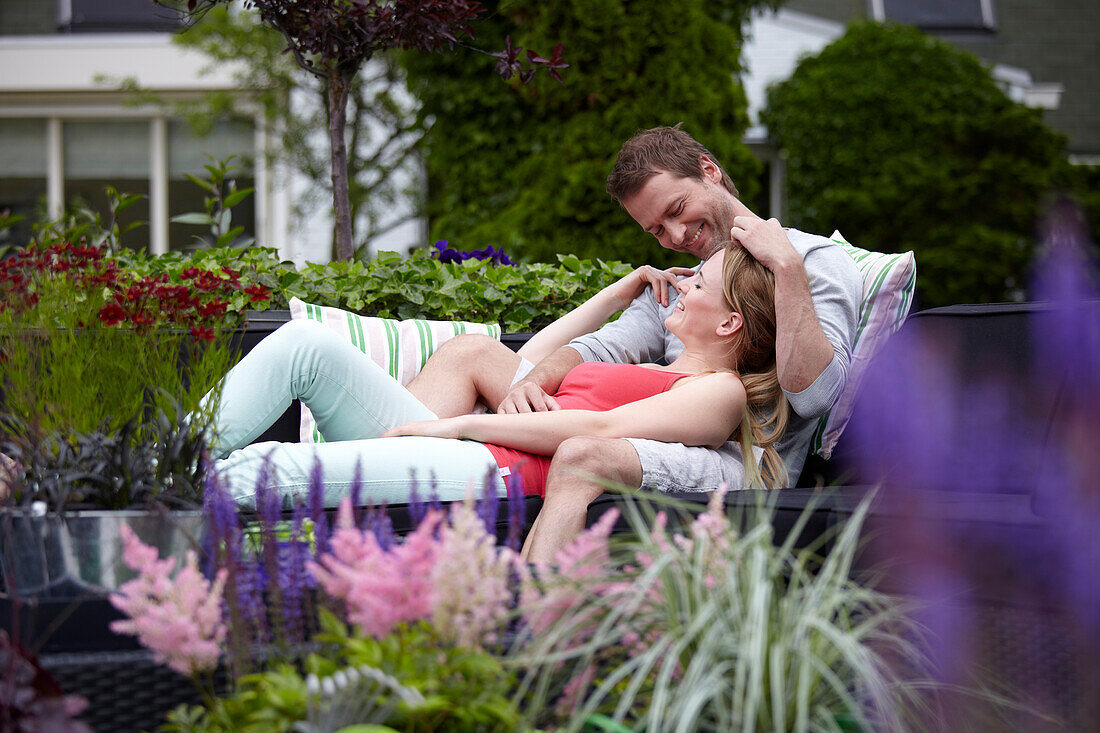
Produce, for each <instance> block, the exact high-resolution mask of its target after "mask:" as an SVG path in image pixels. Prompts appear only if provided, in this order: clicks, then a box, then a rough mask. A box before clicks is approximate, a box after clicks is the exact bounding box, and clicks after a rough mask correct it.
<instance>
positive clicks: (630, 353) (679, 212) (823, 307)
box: [414, 126, 861, 562]
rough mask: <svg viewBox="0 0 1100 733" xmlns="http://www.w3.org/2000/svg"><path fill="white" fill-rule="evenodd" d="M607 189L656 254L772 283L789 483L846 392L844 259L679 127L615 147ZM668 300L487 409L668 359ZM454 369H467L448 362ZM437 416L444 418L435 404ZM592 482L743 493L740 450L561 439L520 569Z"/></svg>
mask: <svg viewBox="0 0 1100 733" xmlns="http://www.w3.org/2000/svg"><path fill="white" fill-rule="evenodd" d="M607 190H608V193H610V194H611V195H612V196H613V197H614V198H615V199H616V200H618V201H619V203H620V204H621V205H622V206H623V208H624V209H626V211H627V213H629V214H630V216H631V217H633V219H634V220H635V221H636V222H637V223H638V224H639V225H640V226H641V227H642V228H643V229H644V230H645V231H647V232H649V233H650V234H652V235H653V236H655V237H656V238H657V241H658V242H659V243H660V245H661V246H662V247H665V248H666V249H672V250H676V251H679V252H684V253H687V254H691V255H693V256H695V257H697V258H699V259H700V260H704V259H706V258H707V257H708V256H710V255H711V254H712V253H713V252H714V251H716V250H717V249H718V248H719V247H720V246H721V245H722V243H723V242H724V241H726V240H727V238H730V239H733V240H734V241H736V242H737V243H739V244H740V245H741V246H743V247H745V248H746V249H748V250H749V252H750V253H751V254H752V255H753V256H754V257H756V259H758V260H759V261H760V262H761V263H763V264H764V265H765V266H766V267H768V269H770V270H771V271H772V273H773V274H774V275H775V305H776V319H777V334H776V362H777V367H778V374H779V382H780V385H781V386H782V387H783V390H784V392H785V393H786V394H787V398H788V400H789V401H790V404H791V408H792V413H793V414H792V415H791V422H790V427H789V428H788V430H787V433H786V435H785V436H784V438H783V439H782V440H781V441H780V443H779V445H778V446H777V448H778V450H779V453H780V455H781V456H782V457H783V460H784V463H785V464H786V466H787V471H788V476H789V480H790V481H792V482H793V481H795V480H797V478H798V475H799V473H800V472H801V469H802V465H803V463H804V461H805V458H806V453H807V451H808V447H809V443H810V439H811V437H812V433H813V428H814V422H815V418H817V417H819V416H820V415H821V414H823V413H824V412H826V411H827V410H829V408H831V407H832V406H833V404H835V402H836V400H837V399H838V398H839V396H840V393H841V391H842V390H843V388H844V384H845V380H846V376H847V370H848V364H849V361H850V357H851V349H852V344H853V342H854V340H855V334H856V327H857V326H856V321H857V316H858V310H859V301H860V291H861V280H860V275H859V271H858V269H857V268H856V266H855V263H854V262H853V261H852V260H851V258H850V257H848V255H847V254H846V253H845V252H844V251H843V250H841V249H840V248H839V247H838V246H836V245H835V244H833V243H832V242H831V241H830V240H828V239H825V238H823V237H818V236H813V235H809V234H805V233H803V232H799V231H796V230H784V229H783V228H782V226H781V225H780V224H779V222H778V221H776V220H775V219H771V220H767V221H765V220H763V219H761V218H760V217H758V216H756V215H755V214H753V213H752V212H751V211H750V210H749V209H748V207H746V206H745V205H744V204H743V203H741V201H740V200H739V199H738V193H737V189H736V187H735V186H734V184H733V181H732V180H731V179H730V177H729V175H728V174H727V173H726V172H725V171H724V170H723V169H722V168H721V166H720V165H719V164H718V162H717V161H716V160H715V159H714V156H713V155H712V154H711V153H710V152H709V151H708V150H706V148H704V147H703V146H702V145H700V144H699V143H698V142H697V141H696V140H694V139H693V138H692V137H691V136H690V135H688V134H687V133H686V132H684V131H682V130H680V129H679V126H677V127H675V128H669V127H658V128H654V129H651V130H645V131H642V132H640V133H638V134H637V135H635V136H634V137H633V138H631V139H630V140H629V141H627V142H626V144H624V145H623V147H622V149H621V150H620V151H619V156H618V158H617V160H616V162H615V166H614V168H613V170H612V172H611V175H610V176H608V181H607ZM676 299H677V296H676V295H673V297H672V298H671V299H669V302H668V304H667V305H664V306H663V305H661V303H660V302H658V300H656V299H655V298H654V297H653V296H652V295H650V294H647V293H643V294H642V295H641V296H639V297H638V298H636V299H635V300H634V302H633V303H631V305H630V307H629V308H627V309H626V311H624V313H623V314H622V316H620V317H619V319H618V320H616V321H614V322H612V323H609V324H607V325H605V326H603V327H602V328H601V329H599V330H598V331H595V332H594V333H591V334H588V335H586V336H581V337H580V338H576V339H574V340H573V341H571V342H570V343H569V344H568V345H567V346H563V347H561V348H559V349H558V350H557V351H555V352H553V353H551V354H550V355H549V356H547V357H545V358H544V359H542V360H541V361H539V363H538V364H536V365H535V366H534V367H533V368H532V369H531V370H530V371H529V372H527V373H526V374H525V375H524V376H522V378H520V379H519V380H518V381H516V382H515V383H514V384H513V387H512V389H511V391H510V392H508V393H507V394H506V395H505V396H504V398H503V399H502V400H501V401H500V403H499V405H498V406H497V411H498V412H527V411H537V410H552V409H557V404H556V403H555V401H554V399H553V397H551V396H550V394H552V393H553V392H554V391H555V390H556V389H557V388H558V386H559V385H560V383H561V381H562V379H563V378H564V376H565V375H566V374H567V373H568V372H569V370H570V369H572V368H573V367H574V366H576V365H577V364H580V363H581V362H582V361H591V360H599V361H613V362H628V363H645V362H660V361H666V362H667V361H669V360H671V359H672V358H673V357H675V356H676V354H678V353H679V352H680V351H681V350H682V348H683V345H682V344H681V343H680V342H679V340H678V339H676V338H675V337H674V336H672V334H671V333H669V332H668V331H667V329H665V327H664V319H665V317H666V316H667V315H668V314H669V312H670V309H671V308H674V307H675V304H676ZM451 343H452V344H455V342H451ZM472 343H473V342H465V344H464V342H461V341H460V342H458V343H457V344H455V345H454V346H453V347H452V348H451V349H445V350H442V351H441V353H440V354H438V356H440V357H442V358H441V359H439V360H436V358H434V357H433V359H432V360H430V361H429V365H432V362H433V361H435V362H436V363H435V364H434V365H432V366H433V367H434V369H439V370H443V369H446V368H449V367H450V368H469V365H470V364H472V363H473V362H471V361H467V360H469V359H470V358H471V354H470V353H468V352H467V353H465V354H463V353H462V350H463V349H464V348H466V347H472V348H476V346H473V345H472ZM463 363H465V364H466V365H467V366H466V367H460V366H459V365H460V364H463ZM513 366H514V365H513V364H511V363H501V364H499V365H493V364H486V363H481V362H478V363H477V368H479V369H481V370H482V372H483V374H485V375H486V376H485V381H486V382H488V381H492V380H494V379H495V380H499V378H500V376H501V375H502V374H505V373H508V374H511V373H512V372H509V371H508V370H509V369H510V368H512V367H513ZM426 372H427V373H426V374H425V383H424V389H425V391H427V390H428V389H430V382H431V380H432V375H433V374H435V373H439V372H435V371H434V370H428V369H427V368H426ZM521 373H522V372H521ZM505 379H507V377H505ZM416 392H418V390H416V389H414V393H416ZM486 393H488V394H493V393H494V390H491V389H490V390H487V391H485V392H483V394H486ZM418 396H419V395H418ZM436 412H437V414H443V413H444V412H445V410H443V409H440V408H438V407H437V408H436ZM602 481H613V482H615V483H620V484H623V485H625V486H633V487H639V488H643V489H651V490H658V491H691V490H705V489H712V488H715V487H717V486H719V485H720V484H727V485H728V486H730V487H731V488H742V487H744V486H745V484H746V478H745V470H744V465H743V462H742V460H741V452H740V446H739V445H738V444H736V443H734V442H729V443H727V444H726V445H725V446H723V447H722V448H720V449H719V450H710V449H707V448H699V447H687V446H683V445H680V444H670V443H659V442H656V441H651V440H641V439H634V438H626V439H602V438H588V437H578V438H571V439H569V440H567V441H565V442H564V443H562V444H561V446H560V447H559V448H558V450H557V452H556V453H555V455H554V458H553V462H552V463H551V466H550V471H549V474H548V476H547V485H546V497H545V502H544V504H543V508H542V511H541V513H540V515H539V519H538V522H537V525H536V530H537V531H533V536H532V540H533V542H532V544H530V546H529V548H528V560H529V561H533V562H539V561H552V560H553V557H554V555H555V554H556V552H557V551H558V550H559V549H560V548H561V547H563V546H565V544H567V543H568V541H569V540H570V539H571V538H572V537H573V536H574V535H575V534H576V533H577V532H579V531H580V530H581V529H582V528H583V527H584V521H585V516H586V512H587V507H588V504H589V503H590V502H591V501H592V500H594V499H595V498H596V497H598V496H599V495H600V494H601V493H603V484H602V483H601V482H602Z"/></svg>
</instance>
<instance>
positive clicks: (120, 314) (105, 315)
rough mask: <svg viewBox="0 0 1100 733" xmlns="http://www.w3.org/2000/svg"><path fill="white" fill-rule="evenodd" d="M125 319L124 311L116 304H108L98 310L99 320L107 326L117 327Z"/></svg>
mask: <svg viewBox="0 0 1100 733" xmlns="http://www.w3.org/2000/svg"><path fill="white" fill-rule="evenodd" d="M124 318H126V311H124V310H123V309H122V306H121V305H119V304H118V303H108V304H107V305H105V306H103V307H102V308H100V309H99V320H101V321H103V322H104V323H105V324H107V325H108V326H117V325H118V324H120V323H122V320H123V319H124Z"/></svg>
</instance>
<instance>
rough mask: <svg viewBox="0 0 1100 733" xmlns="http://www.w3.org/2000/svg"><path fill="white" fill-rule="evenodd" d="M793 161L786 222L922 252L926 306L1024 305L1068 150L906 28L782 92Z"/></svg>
mask: <svg viewBox="0 0 1100 733" xmlns="http://www.w3.org/2000/svg"><path fill="white" fill-rule="evenodd" d="M762 118H763V121H764V124H766V125H767V127H768V130H769V131H770V133H771V135H772V137H773V139H775V140H776V141H777V142H778V144H779V145H780V146H781V147H782V148H783V149H784V150H786V153H787V175H788V196H789V198H788V211H789V213H788V215H787V221H786V222H785V223H786V224H789V225H791V226H795V227H798V228H800V229H805V230H806V231H811V232H819V233H825V234H828V233H829V232H831V231H832V230H833V229H834V228H837V229H840V230H841V232H843V233H844V235H845V236H846V237H847V238H848V239H849V240H850V241H852V242H853V243H856V244H858V245H859V246H861V247H866V248H869V249H875V250H880V251H885V252H901V251H905V250H909V249H913V250H915V251H916V254H917V285H918V289H919V290H920V294H921V304H922V305H923V306H924V307H931V306H937V305H946V304H949V303H961V302H985V301H998V300H1010V299H1014V298H1016V297H1018V296H1019V295H1021V293H1020V292H1019V290H1018V289H1019V288H1022V287H1023V286H1024V284H1025V282H1026V273H1025V271H1026V268H1027V266H1028V263H1029V262H1030V260H1031V253H1032V248H1033V243H1034V240H1035V234H1036V226H1037V223H1038V219H1039V216H1040V211H1041V207H1042V203H1043V200H1044V197H1045V195H1046V194H1047V193H1048V192H1049V191H1050V189H1051V186H1052V184H1053V183H1054V182H1055V180H1056V178H1058V177H1059V176H1061V175H1063V173H1062V172H1063V171H1064V168H1065V166H1066V165H1067V164H1066V162H1065V158H1064V155H1063V150H1064V147H1065V138H1064V137H1063V136H1061V135H1059V134H1058V133H1055V132H1053V131H1052V130H1051V129H1050V128H1048V127H1047V126H1046V125H1045V124H1044V123H1043V122H1042V120H1041V117H1040V113H1039V112H1038V111H1037V110H1032V109H1028V108H1027V107H1024V106H1023V105H1021V104H1017V103H1015V102H1013V101H1011V100H1009V99H1008V97H1006V96H1005V94H1004V92H1002V91H1001V90H1000V89H999V88H998V87H997V86H996V84H995V83H994V81H993V79H992V78H991V77H990V74H989V71H988V70H987V69H986V68H985V67H983V66H982V64H981V62H980V61H979V60H978V59H977V58H976V57H974V56H972V55H970V54H967V53H963V52H960V51H958V50H955V49H954V48H953V47H951V46H950V45H948V44H946V43H944V42H942V41H938V40H935V39H932V38H929V37H927V36H925V35H924V34H922V33H920V32H919V31H917V30H915V29H913V28H910V27H905V26H895V25H880V24H876V23H871V22H857V23H853V24H852V25H851V26H849V28H848V31H847V32H846V33H845V35H844V36H842V37H841V38H840V39H838V40H837V41H835V42H834V43H833V44H831V45H830V46H828V47H826V48H825V49H824V50H823V51H822V52H821V53H820V54H819V55H817V56H816V57H812V58H807V59H805V60H803V61H802V62H801V63H800V64H799V66H798V68H797V69H796V71H795V72H794V74H793V75H792V76H791V78H790V79H788V80H787V81H785V82H782V83H780V84H778V85H776V86H775V87H773V88H772V89H771V90H770V93H769V102H768V108H767V109H766V110H765V112H764V113H763V115H762Z"/></svg>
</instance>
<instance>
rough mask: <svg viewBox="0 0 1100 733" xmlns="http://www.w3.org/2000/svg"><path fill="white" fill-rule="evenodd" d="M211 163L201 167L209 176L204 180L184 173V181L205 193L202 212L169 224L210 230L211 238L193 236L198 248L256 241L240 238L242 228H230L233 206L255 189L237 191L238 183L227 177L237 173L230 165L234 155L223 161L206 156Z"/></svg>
mask: <svg viewBox="0 0 1100 733" xmlns="http://www.w3.org/2000/svg"><path fill="white" fill-rule="evenodd" d="M206 157H207V158H210V162H209V163H207V164H206V165H204V166H203V168H205V169H206V172H207V174H208V176H207V178H205V179H203V178H199V177H198V176H193V175H191V174H190V173H185V174H184V175H185V176H187V180H189V181H191V182H192V183H194V184H195V185H196V186H198V187H199V188H201V189H202V190H204V191H206V192H207V195H206V196H205V197H204V198H203V208H204V209H205V211H204V212H192V213H189V214H180V215H179V216H173V217H172V219H171V220H172V221H173V222H175V223H177V224H195V225H198V226H205V227H209V229H210V239H206V238H204V237H196V240H197V245H196V246H198V247H202V246H206V245H212V246H214V247H227V246H229V245H232V246H234V247H240V248H242V249H243V248H244V247H247V246H249V245H251V244H252V243H253V242H255V241H256V240H255V239H253V238H252V237H242V236H241V235H242V234H243V233H244V227H243V226H240V225H237V226H233V207H234V206H236V205H237V204H239V203H241V202H242V201H244V200H245V199H246V198H248V197H249V196H251V195H252V192H253V191H255V189H254V188H242V189H238V188H237V182H236V180H234V179H233V176H232V175H230V174H232V173H233V172H234V171H237V170H239V169H240V168H239V166H234V165H233V159H234V158H236V157H237V156H235V155H230V156H229V157H228V158H226V159H225V160H220V161H219V160H215V159H214V158H212V157H210V156H209V155H208V156H206Z"/></svg>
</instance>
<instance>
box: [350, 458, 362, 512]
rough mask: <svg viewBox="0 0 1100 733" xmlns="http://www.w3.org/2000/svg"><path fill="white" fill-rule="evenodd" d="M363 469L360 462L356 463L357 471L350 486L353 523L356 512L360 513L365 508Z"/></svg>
mask: <svg viewBox="0 0 1100 733" xmlns="http://www.w3.org/2000/svg"><path fill="white" fill-rule="evenodd" d="M362 493H363V467H362V465H361V464H360V463H359V461H356V462H355V470H354V471H353V472H352V474H351V485H350V486H348V496H349V497H351V511H352V512H353V514H352V517H353V519H352V521H354V512H358V511H360V509H361V507H362V506H363V497H362Z"/></svg>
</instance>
